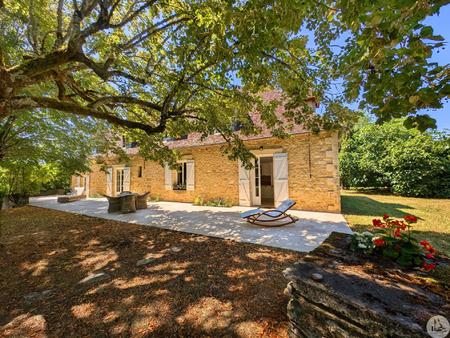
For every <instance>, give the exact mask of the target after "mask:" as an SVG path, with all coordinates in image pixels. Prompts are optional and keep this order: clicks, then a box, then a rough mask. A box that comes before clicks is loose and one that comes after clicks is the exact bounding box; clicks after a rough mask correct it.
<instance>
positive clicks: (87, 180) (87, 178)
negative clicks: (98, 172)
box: [84, 174, 91, 197]
mask: <svg viewBox="0 0 450 338" xmlns="http://www.w3.org/2000/svg"><path fill="white" fill-rule="evenodd" d="M90 181H91V177H90V175H89V174H88V175H86V176H85V178H84V194H85V195H86V196H87V197H89V195H90V187H89V185H90Z"/></svg>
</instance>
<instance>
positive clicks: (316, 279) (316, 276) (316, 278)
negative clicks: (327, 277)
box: [311, 272, 323, 282]
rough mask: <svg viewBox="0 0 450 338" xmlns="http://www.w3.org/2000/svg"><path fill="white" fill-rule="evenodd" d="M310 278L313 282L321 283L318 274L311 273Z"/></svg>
mask: <svg viewBox="0 0 450 338" xmlns="http://www.w3.org/2000/svg"><path fill="white" fill-rule="evenodd" d="M311 278H312V279H313V280H315V281H316V282H321V281H323V276H322V275H321V274H320V273H317V272H316V273H313V274H312V275H311Z"/></svg>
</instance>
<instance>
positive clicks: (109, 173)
mask: <svg viewBox="0 0 450 338" xmlns="http://www.w3.org/2000/svg"><path fill="white" fill-rule="evenodd" d="M111 194H112V168H108V169H106V195H108V196H111Z"/></svg>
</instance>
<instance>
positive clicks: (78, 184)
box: [75, 176, 81, 187]
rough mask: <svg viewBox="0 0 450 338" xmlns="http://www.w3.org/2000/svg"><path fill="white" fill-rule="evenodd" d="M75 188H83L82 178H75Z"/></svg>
mask: <svg viewBox="0 0 450 338" xmlns="http://www.w3.org/2000/svg"><path fill="white" fill-rule="evenodd" d="M75 186H76V187H79V186H81V180H80V176H76V177H75Z"/></svg>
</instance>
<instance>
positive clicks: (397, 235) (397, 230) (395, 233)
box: [394, 228, 401, 238]
mask: <svg viewBox="0 0 450 338" xmlns="http://www.w3.org/2000/svg"><path fill="white" fill-rule="evenodd" d="M400 232H401V229H400V228H397V229H395V230H394V237H397V238H399V237H401V235H400Z"/></svg>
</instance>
